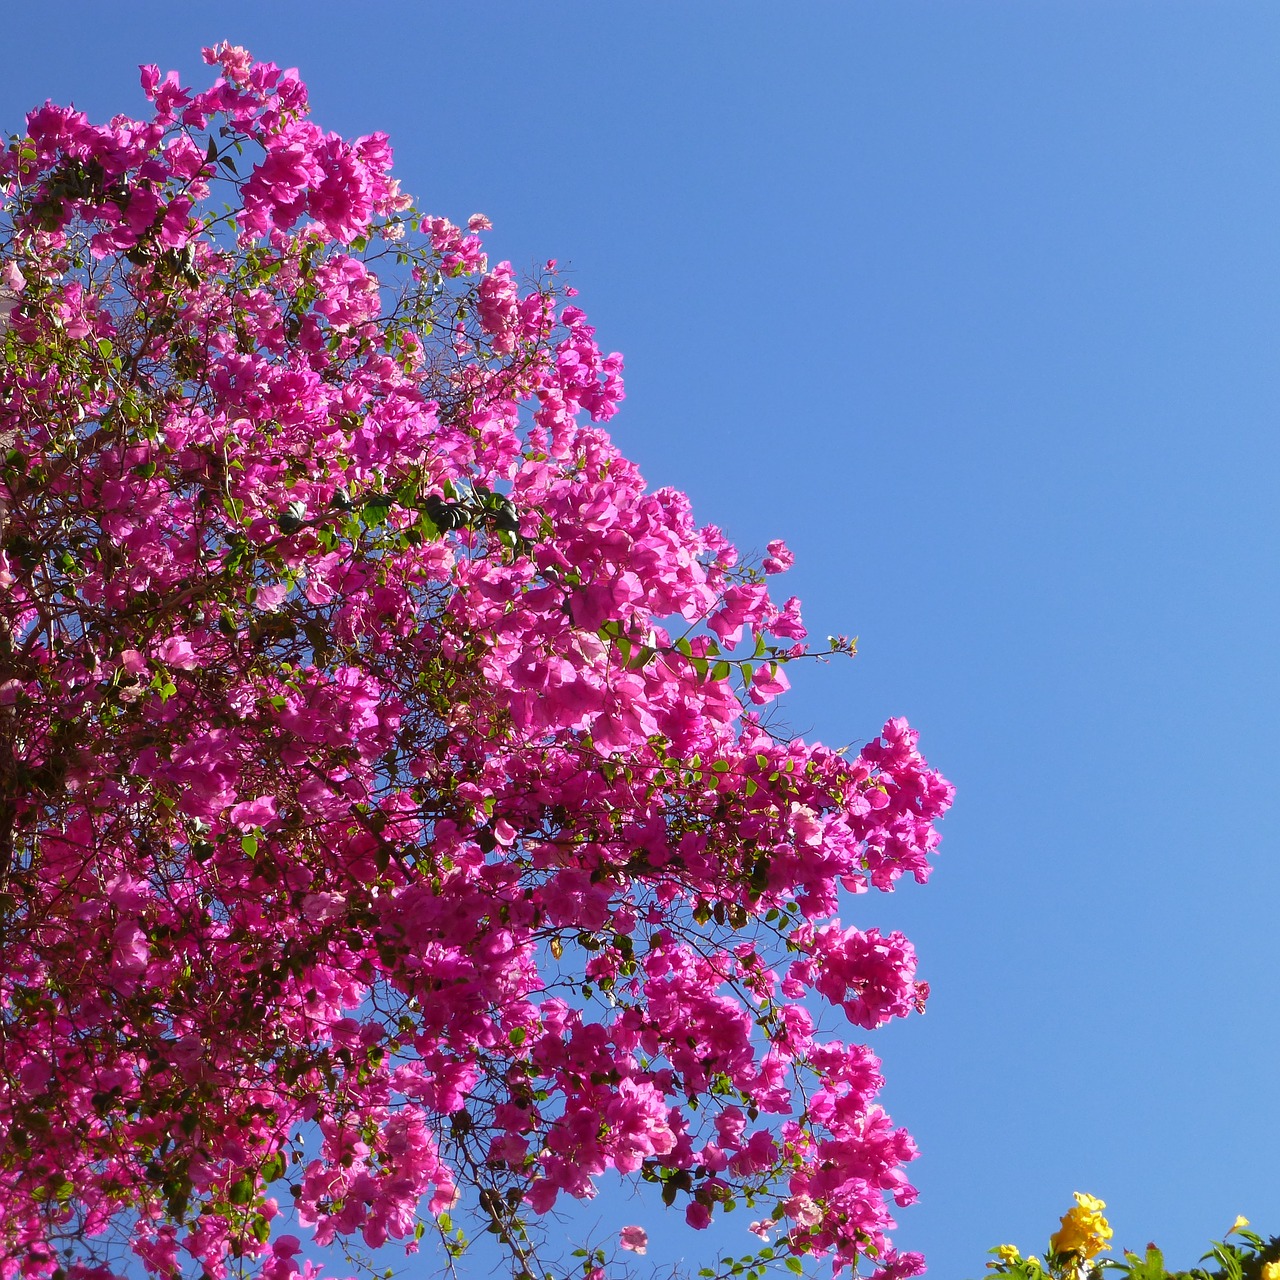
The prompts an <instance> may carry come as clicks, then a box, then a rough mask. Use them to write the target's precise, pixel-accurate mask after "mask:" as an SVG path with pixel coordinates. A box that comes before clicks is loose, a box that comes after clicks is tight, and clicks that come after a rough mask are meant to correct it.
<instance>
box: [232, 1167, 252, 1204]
mask: <svg viewBox="0 0 1280 1280" xmlns="http://www.w3.org/2000/svg"><path fill="white" fill-rule="evenodd" d="M253 1191H254V1179H253V1175H252V1174H249V1173H245V1174H241V1176H240V1177H239V1178H237V1179H236V1180H235V1181H234V1182H233V1183H232V1184H231V1185H230V1186H229V1187H228V1188H227V1199H228V1200H229V1201H230V1202H231V1203H232V1204H248V1203H249V1202H250V1201H251V1200H252V1199H253Z"/></svg>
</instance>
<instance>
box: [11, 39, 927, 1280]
mask: <svg viewBox="0 0 1280 1280" xmlns="http://www.w3.org/2000/svg"><path fill="white" fill-rule="evenodd" d="M205 57H206V61H207V62H208V63H210V64H211V65H213V66H215V67H216V68H217V79H216V81H215V82H214V83H213V85H212V87H210V88H207V89H204V90H203V91H199V92H197V91H194V90H193V89H191V88H188V87H186V86H184V85H183V84H182V83H181V82H180V80H179V78H178V76H177V75H176V74H175V73H170V74H168V75H165V76H161V74H160V73H159V71H158V70H157V69H156V68H154V67H145V68H143V74H142V84H143V89H144V91H145V94H146V97H147V99H148V100H149V103H150V107H149V113H148V114H147V115H145V116H144V117H143V118H140V119H132V118H129V117H127V116H117V117H115V118H114V119H113V120H111V121H109V122H107V123H98V124H95V123H92V122H90V121H89V120H88V119H86V117H85V116H84V115H82V114H81V113H80V112H78V111H76V110H73V109H69V108H64V107H59V106H54V105H45V106H44V107H41V108H39V109H38V110H35V111H33V112H32V113H31V114H30V115H29V116H28V118H27V121H26V126H25V129H24V130H23V131H22V132H21V133H20V134H18V135H16V136H14V137H13V138H12V139H11V140H10V142H9V145H8V147H7V150H5V151H4V153H3V155H2V156H0V194H2V199H3V203H2V205H0V215H2V217H3V226H2V227H0V877H3V878H2V880H0V922H2V925H3V955H2V960H0V1276H3V1277H5V1278H6V1280H7V1278H8V1277H15V1276H27V1277H42V1278H43V1277H55V1276H57V1277H62V1276H65V1277H68V1278H69V1280H76V1278H83V1280H87V1278H88V1277H95V1278H99V1277H105V1276H108V1275H113V1274H123V1273H125V1272H126V1271H128V1272H130V1273H136V1272H137V1270H138V1269H139V1268H140V1267H141V1268H143V1269H145V1270H146V1271H147V1272H149V1273H153V1274H156V1275H160V1276H171V1275H178V1274H193V1275H200V1274H202V1273H203V1274H207V1275H208V1276H210V1277H213V1278H214V1280H219V1278H220V1277H222V1276H224V1275H226V1274H228V1272H229V1271H230V1270H232V1269H234V1270H235V1272H236V1274H241V1273H243V1272H246V1271H247V1272H248V1273H249V1274H254V1275H259V1276H261V1277H263V1280H283V1278H284V1277H287V1276H290V1275H293V1274H295V1273H300V1274H309V1273H310V1271H311V1269H312V1264H311V1263H308V1262H305V1261H304V1256H305V1246H304V1245H303V1243H302V1237H307V1236H308V1235H309V1236H310V1238H311V1240H312V1242H313V1243H314V1244H315V1245H318V1246H320V1247H323V1246H325V1245H327V1244H330V1243H332V1242H335V1241H336V1242H341V1241H343V1240H349V1241H357V1242H359V1243H361V1244H362V1245H363V1246H365V1247H368V1248H371V1249H376V1248H379V1247H380V1246H383V1245H387V1246H388V1257H390V1256H391V1255H392V1254H394V1252H395V1249H396V1248H397V1247H398V1248H399V1250H400V1252H401V1255H402V1254H403V1251H404V1249H406V1248H407V1249H409V1250H410V1251H412V1250H414V1249H417V1248H419V1247H422V1248H424V1249H427V1248H434V1250H435V1251H436V1252H437V1254H438V1255H439V1257H440V1263H441V1265H444V1264H445V1263H447V1261H448V1259H449V1257H450V1256H452V1255H457V1254H459V1253H460V1252H461V1251H463V1249H464V1248H465V1240H466V1238H467V1233H468V1232H470V1233H471V1235H473V1236H474V1235H475V1234H476V1233H477V1232H478V1231H482V1230H487V1231H488V1232H489V1234H490V1235H491V1236H493V1237H495V1238H496V1240H497V1241H498V1242H499V1243H500V1244H501V1245H503V1246H504V1247H505V1248H506V1250H507V1251H508V1253H509V1255H510V1258H511V1260H512V1266H513V1269H514V1271H515V1273H516V1274H517V1275H520V1276H534V1275H538V1276H541V1275H545V1274H547V1266H546V1264H545V1263H544V1262H543V1261H542V1259H541V1253H540V1251H541V1250H542V1248H543V1244H544V1236H545V1234H546V1233H545V1232H544V1231H542V1230H540V1229H539V1224H540V1223H543V1222H545V1221H546V1216H547V1215H548V1214H551V1213H552V1212H553V1210H555V1208H556V1206H557V1205H558V1204H560V1205H563V1204H564V1203H566V1202H567V1200H568V1199H570V1198H579V1199H581V1198H586V1197H590V1196H592V1195H593V1194H594V1193H595V1191H596V1189H597V1187H598V1186H599V1185H600V1184H601V1182H602V1180H603V1179H606V1178H612V1177H615V1176H617V1175H621V1176H623V1177H625V1178H627V1179H633V1180H638V1181H641V1182H644V1183H650V1184H653V1187H652V1192H653V1195H654V1197H655V1202H656V1201H658V1200H660V1201H661V1202H663V1203H665V1204H666V1205H667V1206H669V1209H668V1211H667V1212H668V1213H669V1214H670V1215H671V1216H672V1218H673V1219H675V1220H678V1221H680V1222H682V1223H683V1222H687V1223H688V1225H689V1226H690V1227H692V1228H695V1229H697V1228H702V1227H705V1226H707V1225H708V1223H709V1222H710V1221H711V1220H712V1218H713V1217H714V1216H716V1215H719V1214H721V1213H723V1212H726V1211H727V1210H729V1209H731V1208H733V1207H735V1206H740V1207H741V1210H742V1211H743V1212H744V1213H747V1214H750V1216H751V1217H752V1218H753V1219H755V1228H756V1230H757V1233H758V1234H762V1235H763V1234H765V1233H766V1232H768V1231H772V1233H773V1235H774V1237H775V1244H774V1245H773V1246H772V1247H771V1248H769V1249H768V1250H766V1251H765V1253H766V1254H767V1255H768V1257H769V1258H774V1259H776V1260H778V1261H781V1260H783V1259H784V1258H794V1257H795V1256H799V1255H805V1254H814V1255H826V1256H829V1257H830V1259H831V1260H832V1261H833V1262H834V1264H835V1266H836V1268H837V1269H842V1268H844V1269H849V1268H854V1269H856V1268H862V1269H863V1270H873V1271H875V1270H878V1271H880V1272H882V1274H884V1275H886V1276H906V1275H914V1274H917V1273H918V1272H919V1271H920V1269H921V1267H922V1262H921V1260H920V1258H919V1257H918V1256H917V1255H914V1254H899V1253H897V1252H895V1251H894V1250H893V1248H892V1245H891V1243H890V1241H889V1239H888V1237H887V1234H886V1233H887V1232H888V1231H889V1230H890V1229H891V1227H892V1225H893V1222H892V1218H891V1216H890V1206H891V1205H892V1204H895V1203H896V1204H897V1205H906V1204H909V1203H910V1202H911V1201H912V1199H913V1198H914V1195H915V1192H914V1190H913V1188H912V1187H911V1185H910V1183H909V1181H908V1179H907V1175H906V1173H905V1171H904V1166H905V1165H906V1164H907V1162H908V1161H910V1160H911V1158H912V1157H913V1156H914V1154H915V1149H914V1147H913V1144H912V1141H911V1139H910V1137H909V1136H908V1135H907V1133H906V1132H905V1131H903V1130H902V1129H899V1128H895V1127H894V1125H893V1124H892V1122H891V1121H890V1119H889V1117H888V1116H887V1115H886V1114H885V1113H884V1111H883V1110H882V1109H881V1108H880V1107H879V1106H878V1105H877V1104H876V1101H875V1099H876V1095H877V1091H878V1088H879V1086H880V1083H881V1080H880V1075H879V1071H878V1066H879V1064H878V1062H877V1060H876V1058H875V1057H874V1056H873V1055H872V1053H871V1052H870V1051H869V1050H868V1049H867V1048H865V1047H863V1046H862V1045H860V1044H858V1043H855V1042H851V1041H848V1040H845V1039H841V1038H838V1037H837V1036H835V1035H829V1034H819V1033H818V1031H817V1030H816V1029H815V1028H816V1020H817V1018H818V1017H819V1016H820V1014H821V1010H822V1008H823V1007H824V1006H830V1007H831V1008H832V1009H834V1010H839V1011H841V1012H842V1014H843V1019H838V1020H837V1021H841V1020H847V1021H848V1022H849V1023H852V1024H853V1027H854V1028H857V1029H858V1030H869V1029H871V1028H874V1027H876V1026H879V1025H880V1024H882V1023H884V1022H885V1021H886V1020H887V1019H890V1018H893V1017H900V1016H904V1015H906V1014H908V1013H909V1012H911V1011H912V1010H913V1009H915V1008H920V1007H922V1006H923V1003H924V1000H925V997H926V995H927V988H926V986H925V984H924V983H923V982H920V981H918V980H917V978H916V962H915V956H914V953H913V951H912V948H911V945H910V943H909V942H908V941H907V940H906V939H905V938H904V937H902V936H901V935H899V934H897V933H890V934H882V933H880V932H877V931H876V930H875V929H869V930H865V931H864V930H862V929H859V928H857V927H855V926H853V925H851V924H846V923H841V921H840V919H839V918H838V913H839V912H840V911H841V910H842V909H847V908H848V906H849V904H850V903H851V902H852V900H853V895H856V894H859V893H862V892H864V891H866V890H869V889H875V890H888V889H890V888H892V887H893V884H894V882H895V881H896V880H897V879H898V878H899V877H901V876H903V875H907V876H910V877H913V878H914V879H915V880H917V881H924V880H925V879H926V877H927V876H928V873H929V861H928V859H929V855H930V854H931V853H932V851H933V850H934V848H935V846H936V844H937V834H936V831H935V828H934V823H935V820H936V819H937V818H938V817H939V816H940V815H941V814H942V812H943V811H944V810H945V809H946V808H947V805H948V803H949V801H950V798H951V788H950V787H949V785H948V784H947V783H946V782H945V781H944V780H943V779H942V778H941V777H940V776H939V775H938V774H937V773H936V772H934V771H932V770H931V769H930V768H929V767H928V766H927V765H926V763H925V761H924V760H923V759H922V758H921V756H920V754H919V753H918V751H917V748H916V735H915V733H914V732H913V731H912V730H911V729H910V728H908V726H907V724H906V723H905V722H904V721H901V720H892V721H890V722H889V723H888V724H886V725H885V726H884V728H883V730H882V731H881V733H880V735H879V736H878V737H876V738H873V739H872V740H870V741H869V742H867V743H866V745H865V746H862V747H861V749H850V750H848V751H845V750H833V749H830V748H827V747H824V746H821V745H819V744H817V743H810V742H805V741H801V740H798V739H791V738H788V737H786V736H783V735H781V734H780V733H779V732H778V731H777V730H776V729H775V728H773V727H772V726H773V720H772V719H771V715H770V711H771V709H770V704H771V702H772V701H773V700H774V699H775V698H776V697H777V695H779V694H780V693H782V692H783V691H784V690H785V689H786V687H787V677H786V673H785V669H786V666H787V664H788V663H789V662H792V661H794V660H796V659H798V658H801V657H803V656H806V655H808V656H823V655H824V654H828V653H830V652H832V650H833V649H834V650H837V651H838V650H842V649H845V650H847V649H848V648H849V647H850V646H849V645H848V643H847V642H844V641H835V642H834V643H833V644H831V645H829V646H828V645H823V646H821V647H820V649H810V648H809V647H808V645H807V643H806V635H805V630H804V626H803V623H802V621H801V616H800V610H799V605H798V602H797V601H796V600H795V599H789V598H785V597H781V596H780V595H779V594H778V593H775V591H774V590H773V582H774V581H775V580H776V579H777V577H778V575H780V574H782V573H783V572H784V571H785V570H786V569H787V567H788V566H789V564H790V563H791V556H790V553H789V552H788V550H787V548H786V547H785V545H784V544H783V543H781V542H775V543H771V544H770V545H769V548H768V552H767V555H766V556H765V557H764V558H763V559H762V561H761V562H760V564H759V565H758V566H755V565H750V564H745V563H743V562H741V561H740V560H739V558H738V554H737V552H736V551H735V549H734V548H733V546H731V545H730V544H729V542H728V541H727V540H726V538H725V537H724V536H723V535H722V534H721V533H720V532H719V531H718V530H717V529H716V528H714V527H712V526H709V525H706V526H700V525H699V524H697V523H696V522H695V520H694V517H693V514H692V512H691V510H690V504H689V502H688V500H687V499H686V497H685V496H684V495H683V494H681V493H679V492H676V491H674V490H671V489H660V490H657V491H654V492H650V491H649V490H647V489H646V487H645V484H644V482H643V480H642V478H641V476H640V474H639V473H638V471H637V469H636V467H635V466H634V465H633V464H632V463H630V462H629V461H628V460H627V459H626V458H625V457H624V456H623V455H622V454H621V453H620V452H619V451H618V449H617V448H616V447H615V445H614V444H613V443H612V441H611V439H610V437H609V435H608V434H606V431H605V430H604V428H603V426H602V424H604V423H605V422H607V421H608V420H609V419H610V418H612V417H613V415H614V412H615V410H616V409H617V407H618V404H619V401H620V400H621V399H622V380H621V360H620V357H618V356H617V355H606V354H603V353H602V352H601V350H600V348H599V347H598V346H597V343H596V339H595V334H594V331H593V329H592V327H591V326H590V325H589V324H588V322H587V319H586V316H585V315H584V314H583V312H582V311H581V310H580V309H579V308H578V307H577V306H576V305H575V304H574V302H573V301H572V295H573V290H572V289H570V288H566V287H564V286H563V285H562V284H561V283H560V282H559V281H558V280H557V276H556V273H555V268H554V263H548V264H547V266H546V268H545V271H544V272H543V274H542V276H541V277H540V278H536V279H531V280H527V281H522V280H520V279H519V278H517V276H516V274H515V273H514V272H513V271H512V269H511V267H510V265H509V264H507V263H499V264H497V265H496V266H490V265H489V264H488V262H487V260H486V256H485V253H484V249H483V244H482V236H481V233H482V232H484V231H485V230H487V229H488V222H487V220H486V219H484V218H483V217H481V216H479V215H476V216H474V217H472V218H471V219H470V221H469V223H467V224H466V225H462V226H459V225H455V224H454V223H452V222H450V221H447V220H446V219H444V218H441V217H434V216H424V215H423V214H422V213H420V212H418V211H417V210H415V209H414V208H413V207H412V205H411V203H410V201H409V199H408V197H407V196H405V195H404V194H402V193H401V191H400V189H399V187H398V185H397V182H396V180H395V179H394V178H393V177H392V175H391V148H390V146H389V145H388V141H387V139H386V138H385V137H384V136H382V135H380V134H374V135H371V136H369V137H362V138H357V139H355V140H348V139H344V138H341V137H338V136H336V135H335V134H332V133H326V132H325V131H324V130H323V129H321V128H320V127H319V126H317V125H316V124H315V123H313V122H312V120H311V119H310V117H309V115H308V109H307V93H306V89H305V87H304V85H303V83H302V82H301V80H299V78H298V77H297V75H296V73H294V72H292V71H283V72H282V71H281V70H280V69H279V68H278V67H276V66H274V65H273V64H270V63H261V62H255V61H253V60H252V59H251V58H250V57H249V56H248V55H247V54H246V53H245V52H244V51H243V50H241V49H237V48H232V47H227V46H221V47H219V48H218V49H216V50H206V52H205ZM616 1225H617V1227H618V1228H621V1229H622V1234H621V1236H620V1240H621V1243H622V1247H623V1248H624V1249H628V1250H631V1251H634V1252H639V1251H640V1250H641V1249H642V1248H643V1247H644V1233H643V1232H642V1231H640V1229H639V1228H637V1227H634V1226H631V1225H627V1224H623V1223H621V1222H620V1223H618V1224H616ZM592 1263H593V1255H592V1256H588V1258H587V1262H586V1263H584V1264H583V1269H584V1270H590V1269H591V1266H592ZM573 1265H575V1266H576V1265H577V1264H576V1263H575V1264H573Z"/></svg>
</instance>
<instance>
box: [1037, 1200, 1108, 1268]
mask: <svg viewBox="0 0 1280 1280" xmlns="http://www.w3.org/2000/svg"><path fill="white" fill-rule="evenodd" d="M1075 1197H1076V1207H1075V1208H1074V1209H1069V1210H1068V1211H1067V1212H1066V1213H1064V1214H1063V1215H1062V1226H1061V1228H1059V1230H1057V1231H1055V1232H1054V1233H1053V1235H1051V1236H1050V1237H1049V1250H1050V1252H1052V1253H1074V1254H1076V1255H1077V1256H1078V1257H1081V1258H1085V1259H1088V1258H1092V1257H1093V1256H1094V1255H1095V1254H1098V1253H1101V1252H1102V1251H1103V1250H1104V1249H1110V1248H1111V1246H1110V1245H1109V1244H1108V1243H1107V1241H1108V1240H1110V1239H1111V1234H1112V1233H1111V1224H1110V1223H1109V1222H1108V1221H1107V1220H1106V1218H1104V1217H1103V1216H1102V1211H1103V1209H1105V1208H1106V1207H1107V1206H1106V1204H1105V1203H1104V1202H1103V1201H1101V1200H1099V1199H1098V1198H1097V1197H1096V1196H1087V1195H1085V1194H1084V1193H1083V1192H1080V1191H1077V1192H1076V1193H1075Z"/></svg>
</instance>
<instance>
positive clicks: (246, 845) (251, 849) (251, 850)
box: [231, 836, 258, 1204]
mask: <svg viewBox="0 0 1280 1280" xmlns="http://www.w3.org/2000/svg"><path fill="white" fill-rule="evenodd" d="M240 847H241V848H242V849H243V850H244V851H245V853H247V854H248V855H249V857H251V858H252V857H253V856H254V855H255V854H256V853H257V852H258V838H257V837H256V836H241V837H240ZM231 1203H232V1204H236V1203H238V1202H237V1201H235V1200H233V1201H232V1202H231Z"/></svg>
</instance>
